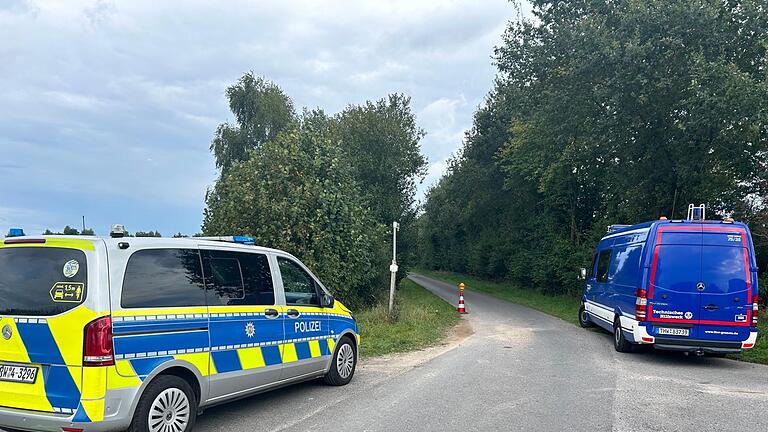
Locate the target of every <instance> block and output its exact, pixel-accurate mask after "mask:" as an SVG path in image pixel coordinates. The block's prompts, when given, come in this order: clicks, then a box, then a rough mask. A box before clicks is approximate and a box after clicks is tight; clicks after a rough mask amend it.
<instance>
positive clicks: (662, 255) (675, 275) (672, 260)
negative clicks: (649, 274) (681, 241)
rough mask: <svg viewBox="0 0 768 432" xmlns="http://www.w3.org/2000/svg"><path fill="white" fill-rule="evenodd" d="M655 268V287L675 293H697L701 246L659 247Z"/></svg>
mask: <svg viewBox="0 0 768 432" xmlns="http://www.w3.org/2000/svg"><path fill="white" fill-rule="evenodd" d="M656 266H657V267H656V279H655V280H654V281H653V284H654V285H655V286H657V287H660V288H664V289H668V290H673V291H677V292H697V291H696V284H697V283H698V282H699V278H700V277H701V246H693V245H666V244H665V245H661V246H659V250H658V261H657V263H656Z"/></svg>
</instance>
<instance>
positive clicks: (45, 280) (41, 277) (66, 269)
mask: <svg viewBox="0 0 768 432" xmlns="http://www.w3.org/2000/svg"><path fill="white" fill-rule="evenodd" d="M87 293H88V266H87V261H86V258H85V253H83V251H80V250H77V249H67V248H52V247H9V248H2V249H0V315H30V316H52V315H58V314H60V313H62V312H66V311H68V310H70V309H73V308H75V307H77V306H79V305H80V304H82V303H83V301H84V300H85V298H86V295H87Z"/></svg>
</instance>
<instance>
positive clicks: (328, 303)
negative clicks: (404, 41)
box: [320, 294, 334, 308]
mask: <svg viewBox="0 0 768 432" xmlns="http://www.w3.org/2000/svg"><path fill="white" fill-rule="evenodd" d="M333 303H334V300H333V296H332V295H330V294H323V295H322V296H321V297H320V305H321V306H322V307H324V308H332V307H333Z"/></svg>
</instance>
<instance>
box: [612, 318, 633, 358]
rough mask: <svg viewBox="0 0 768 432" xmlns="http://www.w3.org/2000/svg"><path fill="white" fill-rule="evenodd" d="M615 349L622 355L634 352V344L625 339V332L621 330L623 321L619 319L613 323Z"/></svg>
mask: <svg viewBox="0 0 768 432" xmlns="http://www.w3.org/2000/svg"><path fill="white" fill-rule="evenodd" d="M613 347H614V348H616V351H618V352H622V353H626V352H630V351H632V343H631V342H629V341H628V340H627V338H625V337H624V331H623V330H622V329H621V321H620V320H619V318H618V317H616V321H614V322H613Z"/></svg>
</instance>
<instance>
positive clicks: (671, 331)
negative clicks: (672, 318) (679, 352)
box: [656, 327, 691, 336]
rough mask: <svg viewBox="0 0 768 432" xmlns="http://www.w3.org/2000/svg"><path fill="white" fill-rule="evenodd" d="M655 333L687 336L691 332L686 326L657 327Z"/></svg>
mask: <svg viewBox="0 0 768 432" xmlns="http://www.w3.org/2000/svg"><path fill="white" fill-rule="evenodd" d="M656 334H660V335H669V336H688V335H690V334H691V331H690V330H689V329H687V328H667V327H659V329H658V330H656Z"/></svg>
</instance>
